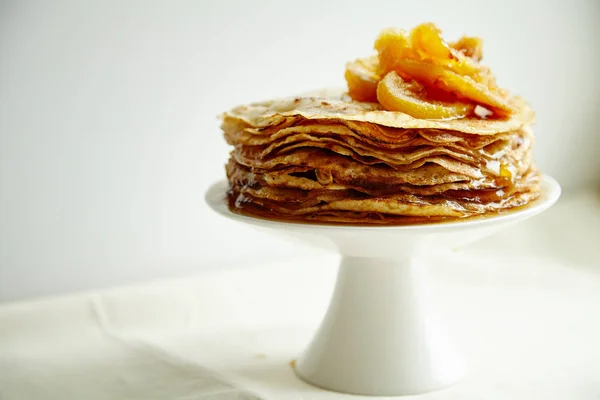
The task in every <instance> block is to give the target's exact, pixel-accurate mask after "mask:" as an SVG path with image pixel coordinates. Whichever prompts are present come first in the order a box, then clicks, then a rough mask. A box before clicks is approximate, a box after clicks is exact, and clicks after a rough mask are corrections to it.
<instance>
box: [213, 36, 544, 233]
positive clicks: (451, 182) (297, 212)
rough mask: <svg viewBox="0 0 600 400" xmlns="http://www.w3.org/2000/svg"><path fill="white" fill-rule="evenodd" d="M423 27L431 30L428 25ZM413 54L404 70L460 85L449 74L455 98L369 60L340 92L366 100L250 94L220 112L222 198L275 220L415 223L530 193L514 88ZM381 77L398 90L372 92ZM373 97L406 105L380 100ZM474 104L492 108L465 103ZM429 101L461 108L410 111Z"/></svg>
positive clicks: (498, 207)
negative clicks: (227, 150) (226, 149)
mask: <svg viewBox="0 0 600 400" xmlns="http://www.w3.org/2000/svg"><path fill="white" fill-rule="evenodd" d="M426 28H427V29H429V30H428V31H426V33H430V32H433V34H434V35H436V34H437V33H436V32H437V31H434V30H433V29H434V28H432V25H428V26H426ZM394 35H396V36H395V37H394V39H397V38H400V39H401V41H399V42H398V41H397V42H394V43H395V44H394V45H395V46H396V47H398V45H397V43H400V44H402V45H404V44H403V43H405V42H406V41H404V36H401V35H404V33H402V32H400V33H397V32H394ZM388 36H389V35H388ZM430 36H431V35H430ZM417 39H418V38H417ZM417 39H413V42H415V43H416V42H417ZM429 39H430V38H429ZM421 42H423V40H421ZM471 42H472V41H470V42H469V43H471ZM426 43H431V40H429V42H426ZM440 43H441V42H440ZM476 43H477V44H479V42H476ZM428 45H429V44H428ZM401 50H402V51H404V53H402V54H409V55H410V54H413V53H407V52H406V51H405V49H404V48H402V49H401ZM455 51H458V50H452V52H453V53H452V54H457V53H455ZM472 53H474V52H473V51H472ZM388 54H389V52H388ZM414 54H416V55H415V56H414V57H417V56H418V57H421V58H419V59H418V60H417V61H414V60H409V61H407V63H413V64H416V63H420V64H418V65H419V68H420V69H419V70H418V71H417V72H418V73H413V75H415V76H417V77H418V78H420V79H421V78H422V81H423V82H425V83H429V84H431V85H436V84H437V83H439V82H440V81H441V80H440V79H442V78H443V79H446V81H444V82H442V83H444V84H445V85H446V86H445V87H448V86H452V85H454V86H453V87H459V86H457V85H456V82H458V83H459V84H462V82H467V84H468V85H471V86H469V87H467V89H466V90H464V91H463V92H462V93H458V95H460V96H461V97H457V99H458V100H456V101H457V103H449V102H448V100H447V99H448V98H449V97H448V96H447V95H444V96H445V97H444V99H445V100H443V101H438V100H431V103H427V102H428V101H430V100H428V99H429V98H430V95H429V94H428V93H433V94H436V93H439V90H438V89H439V88H438V87H428V88H426V89H427V90H428V91H429V92H428V93H425V89H423V87H422V86H421V83H419V82H416V81H413V82H410V81H408V80H407V81H406V82H405V81H404V80H403V79H409V78H410V76H409V77H408V78H406V76H407V75H406V74H405V71H404V70H401V69H400V70H398V72H396V71H395V70H394V71H391V72H390V73H389V74H387V75H386V79H383V73H382V70H381V68H380V67H379V66H378V65H376V66H375V67H374V68H375V69H373V72H372V73H371V74H370V75H369V74H359V75H356V76H355V78H356V77H357V79H354V80H353V81H351V80H348V82H349V88H350V95H352V92H353V90H354V92H355V93H356V92H357V91H356V90H355V89H356V87H358V88H359V89H360V90H362V93H361V95H363V94H364V93H366V94H367V96H366V97H367V98H369V101H359V100H362V99H357V97H360V96H353V98H351V97H350V96H349V95H348V94H343V93H341V92H340V93H333V94H332V93H328V94H321V95H317V96H302V97H292V98H285V99H278V100H272V101H266V102H261V103H254V104H250V105H244V106H239V107H236V108H234V109H233V110H231V111H229V112H226V113H224V114H223V124H222V129H223V132H224V135H225V138H226V140H227V142H228V143H229V144H231V145H233V146H234V149H233V151H232V153H231V157H230V160H229V163H228V164H227V167H226V170H227V177H228V179H229V183H230V190H229V192H228V199H229V206H230V209H231V210H232V211H234V212H237V213H241V214H247V215H252V216H259V217H265V218H272V219H279V220H292V221H318V222H334V223H353V224H357V223H358V224H414V223H424V222H434V221H443V220H455V219H457V218H467V217H475V216H481V215H485V214H489V213H498V212H503V211H504V210H508V209H511V208H514V207H519V206H522V205H524V204H527V203H528V202H530V201H532V200H534V199H535V198H537V197H538V195H539V187H538V185H539V173H538V172H537V170H536V169H535V166H534V164H533V161H532V146H533V133H532V130H531V128H530V125H531V124H532V122H533V118H534V115H533V112H532V111H531V109H530V108H529V107H528V106H527V104H526V103H525V102H524V101H522V100H521V99H519V98H517V97H513V98H510V99H509V100H505V99H508V97H507V96H506V95H505V93H506V92H503V91H502V90H500V89H497V88H496V87H495V86H493V85H495V83H494V81H493V79H492V78H491V75H489V74H488V75H485V76H484V75H483V74H480V75H473V76H474V78H471V77H466V78H465V77H461V76H459V75H456V74H455V73H454V72H452V70H450V69H447V70H446V69H444V70H443V71H442V73H443V74H446V75H443V76H442V75H440V76H441V78H440V79H437V78H436V79H433V78H432V79H429V76H425V73H421V72H420V71H426V72H427V71H429V70H428V69H427V68H430V67H431V68H438V69H431V70H432V71H433V72H432V73H433V74H435V73H438V72H439V71H440V69H439V68H442V67H439V65H437V64H435V65H434V64H431V61H430V60H429V59H425V58H424V56H422V54H423V53H422V52H421V53H417V52H416V51H415V52H414ZM380 56H381V53H380ZM427 56H428V55H427ZM414 57H413V58H414ZM479 57H480V56H479ZM456 59H457V60H458V61H457V64H456V66H457V67H456V66H454V65H450V67H456V68H455V70H457V71H462V70H466V71H467V72H468V71H469V70H468V68H471V69H472V70H474V69H473V68H474V66H475V67H478V64H476V62H477V60H475V59H474V58H473V59H468V60H466V56H464V55H463V53H460V54H457V56H456ZM380 60H382V64H383V61H385V60H383V59H381V57H380ZM423 60H424V61H423ZM465 60H466V61H465ZM474 60H475V61H474ZM376 61H377V60H376ZM434 61H435V60H434ZM427 62H430V64H427ZM436 62H437V61H436ZM442 62H443V63H446V62H445V61H443V60H442ZM459 62H460V63H459ZM388 64H389V63H388ZM361 65H366V64H364V63H363V64H361ZM440 65H446V64H440ZM394 67H395V66H394ZM450 67H448V68H450ZM443 68H446V67H445V66H444V67H443ZM448 71H449V72H448ZM477 71H483V72H484V73H487V72H486V71H487V70H483V69H479V70H477ZM350 72H352V71H350ZM383 72H385V71H383ZM450 74H454V75H450ZM372 76H375V80H373V81H370V79H371V77H372ZM403 76H404V78H402V77H403ZM432 76H433V75H432ZM448 76H449V77H450V78H448ZM482 76H483V77H484V78H482ZM434 78H435V76H434ZM347 79H348V75H347ZM476 79H478V80H479V81H476ZM484 79H485V80H484ZM357 81H358V84H361V85H363V86H357V85H356V84H355V83H356V82H357ZM382 82H383V83H382ZM480 82H484V83H486V85H487V86H482V84H480ZM351 83H352V85H351ZM382 84H385V85H388V86H385V87H384V89H386V91H385V92H384V93H383V95H385V96H387V97H386V99H389V98H390V97H389V96H390V95H389V94H388V93H392V95H393V96H397V97H393V98H392V101H391V102H390V101H381V102H377V99H379V98H381V97H380V94H381V92H380V91H381V87H382ZM389 85H392V86H391V89H390V90H388V89H389V87H390V86H389ZM393 85H396V86H393ZM463 86H464V85H463ZM415 87H417V88H418V90H417V91H415V89H414V88H415ZM460 88H462V86H461V87H460ZM376 89H377V90H378V91H377V93H375V92H374V90H376ZM398 93H399V94H398ZM482 93H483V94H482ZM436 95H437V94H436ZM455 95H456V93H452V96H455ZM488 99H491V100H492V101H488ZM381 103H386V104H387V103H389V104H392V106H394V107H395V106H396V105H398V106H399V107H406V110H405V111H404V112H400V111H398V110H390V108H389V107H387V109H386V108H385V104H381ZM406 104H408V106H406ZM428 104H433V105H434V107H433V108H432V107H429V106H428ZM456 104H458V105H459V107H457V106H456ZM482 104H483V106H486V107H488V108H489V109H491V110H497V111H496V112H497V113H498V115H497V116H494V115H492V118H486V117H485V116H484V117H482V116H481V115H478V114H476V113H474V112H473V110H474V107H475V106H477V107H480V106H481V105H482ZM503 104H504V105H503ZM435 107H437V108H435ZM494 107H496V108H494ZM502 108H504V109H502ZM432 109H433V110H434V112H438V111H439V110H441V111H442V112H444V113H447V112H448V110H450V111H451V112H461V113H463V114H464V115H463V114H461V115H456V116H454V117H451V118H437V119H436V118H424V117H423V116H420V117H419V116H415V115H413V116H411V115H409V114H410V112H413V111H414V110H416V111H417V112H421V113H422V112H431V110H432ZM456 110H459V111H456ZM464 110H467V111H466V112H465V111H464ZM486 111H488V112H489V113H492V112H494V111H489V110H486ZM443 115H444V116H445V115H446V114H443Z"/></svg>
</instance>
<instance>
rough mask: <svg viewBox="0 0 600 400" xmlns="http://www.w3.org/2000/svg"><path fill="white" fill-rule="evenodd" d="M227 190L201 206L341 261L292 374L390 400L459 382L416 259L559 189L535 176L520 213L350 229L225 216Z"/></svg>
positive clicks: (473, 235)
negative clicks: (536, 185) (536, 190)
mask: <svg viewBox="0 0 600 400" xmlns="http://www.w3.org/2000/svg"><path fill="white" fill-rule="evenodd" d="M227 190H228V183H227V182H226V181H221V182H217V183H215V184H213V185H212V186H211V187H210V189H209V190H208V192H207V193H206V201H207V203H208V204H209V206H210V207H211V208H212V209H213V210H215V211H216V212H217V213H219V214H221V215H223V216H225V217H228V218H231V219H233V220H236V221H239V222H243V223H246V224H250V225H252V226H254V227H256V228H260V229H262V230H265V231H268V232H271V233H273V234H277V235H282V234H283V235H287V236H291V237H293V238H295V239H300V240H302V241H304V242H306V243H309V244H314V245H317V246H320V247H322V246H324V245H325V246H327V247H328V248H334V249H337V251H338V252H339V253H340V254H341V256H342V260H341V264H340V269H339V272H338V278H337V283H336V286H335V290H334V293H333V297H332V299H331V303H330V305H329V309H328V311H327V313H326V315H325V317H324V319H323V321H322V323H321V326H320V327H319V329H318V331H317V333H316V334H315V336H314V338H313V339H312V342H311V343H310V345H309V346H308V348H307V349H306V351H305V352H304V354H303V355H302V356H301V357H300V358H299V359H298V361H297V363H296V366H295V371H296V374H297V375H298V376H299V377H300V378H301V379H303V380H304V381H306V382H308V383H310V384H313V385H315V386H319V387H321V388H325V389H329V390H333V391H338V392H344V393H353V394H362V395H374V396H399V395H411V394H419V393H425V392H429V391H433V390H436V389H441V388H444V387H447V386H449V385H451V384H453V383H454V382H456V381H458V380H459V379H461V378H462V377H463V376H464V375H465V372H466V369H465V365H464V363H463V360H462V358H461V357H460V355H459V354H458V353H457V352H456V351H455V350H454V348H453V347H452V346H451V345H450V343H449V342H448V341H447V340H446V337H445V336H444V332H443V330H440V329H439V327H438V326H437V324H436V321H435V319H434V317H432V314H431V313H430V311H429V308H428V307H427V305H426V304H425V299H424V296H423V290H422V288H421V283H422V282H421V280H420V279H419V270H420V268H419V266H418V263H417V262H415V260H416V259H417V258H418V255H419V253H421V252H423V251H427V249H428V248H429V249H431V248H440V247H445V248H455V247H457V246H462V245H465V244H468V243H470V242H473V241H476V240H478V239H481V238H483V237H485V236H488V235H490V234H492V233H494V232H497V231H498V230H500V229H502V228H504V227H506V226H509V225H511V224H514V223H517V222H520V221H523V220H525V219H527V218H529V217H532V216H534V215H536V214H539V213H541V212H542V211H544V210H546V209H548V208H549V207H550V206H552V205H553V204H554V203H555V202H556V201H557V200H558V198H559V196H560V186H559V184H558V183H557V182H556V181H555V180H554V179H553V178H551V177H549V176H544V177H543V179H542V182H541V196H540V197H539V198H538V199H537V200H536V201H534V202H533V203H531V204H530V205H527V206H526V207H524V208H520V209H517V210H513V211H508V212H505V213H502V214H495V215H493V216H488V217H483V218H479V219H468V220H463V221H456V222H445V223H437V224H421V225H408V226H364V225H363V226H356V225H355V226H353V225H327V224H313V223H295V222H278V221H273V220H267V219H261V218H253V217H248V216H243V215H239V214H235V213H233V212H231V211H230V210H229V208H228V207H227V200H226V198H225V194H226V191H227Z"/></svg>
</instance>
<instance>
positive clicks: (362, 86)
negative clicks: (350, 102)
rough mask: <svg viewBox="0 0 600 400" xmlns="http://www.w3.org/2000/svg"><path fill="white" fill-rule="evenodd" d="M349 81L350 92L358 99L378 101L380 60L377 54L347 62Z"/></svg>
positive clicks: (347, 78)
mask: <svg viewBox="0 0 600 400" xmlns="http://www.w3.org/2000/svg"><path fill="white" fill-rule="evenodd" d="M344 77H345V78H346V82H348V94H349V95H350V97H352V98H353V99H354V100H357V101H371V102H376V101H377V82H379V80H380V79H381V76H380V75H379V60H378V59H377V57H376V56H373V57H367V58H359V59H357V60H354V61H352V62H349V63H348V64H346V73H345V74H344Z"/></svg>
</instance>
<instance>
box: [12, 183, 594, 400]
mask: <svg viewBox="0 0 600 400" xmlns="http://www.w3.org/2000/svg"><path fill="white" fill-rule="evenodd" d="M302 251H303V248H302V247H300V246H299V247H298V253H299V256H298V257H297V258H295V259H293V260H276V259H275V260H274V259H269V257H268V256H265V260H264V263H263V264H261V265H223V266H215V267H222V268H220V269H219V268H213V269H212V271H211V272H206V273H202V274H199V275H197V276H194V277H185V278H180V279H172V280H164V281H158V282H152V283H145V284H141V285H136V286H131V287H123V288H116V289H112V290H104V291H99V292H94V293H82V294H76V295H68V296H62V297H54V298H48V299H40V300H33V301H27V302H20V303H12V304H3V305H0V399H2V400H13V399H61V400H66V399H86V400H94V399H112V400H119V399H181V400H183V399H190V400H191V399H219V400H225V399H253V398H261V399H273V400H287V399H290V400H291V399H296V400H304V399H315V400H320V399H324V400H325V399H334V398H335V399H343V398H348V399H358V398H362V397H358V396H349V395H341V394H337V393H332V392H327V391H324V390H320V389H317V388H314V387H311V386H309V385H307V384H305V383H303V382H302V381H300V380H299V379H297V378H296V377H295V375H294V374H293V372H292V369H291V367H290V365H289V364H290V361H292V360H293V359H294V358H296V357H297V356H298V354H299V353H300V352H301V351H302V349H303V348H304V347H305V345H306V344H307V342H308V340H309V339H310V337H311V335H312V333H313V332H314V330H315V328H316V327H317V324H318V322H319V321H320V318H321V317H322V315H323V313H324V312H325V307H326V305H327V302H328V299H329V296H330V294H331V290H332V288H333V283H334V279H335V272H336V264H337V257H336V256H335V255H330V254H320V253H311V255H310V256H301V255H300V254H301V253H302ZM599 260H600V205H599V200H598V196H597V195H596V194H593V193H589V194H581V195H578V196H574V197H571V198H568V199H563V200H562V201H561V202H560V203H559V204H558V205H556V206H555V207H554V208H553V209H552V210H550V211H548V212H547V213H545V214H543V215H541V216H538V217H535V218H534V219H532V220H530V221H527V222H525V223H523V224H521V225H518V226H515V227H513V228H509V229H508V230H507V231H504V232H501V233H500V234H497V235H495V236H493V237H490V238H488V239H485V240H483V241H482V242H480V243H479V244H477V245H474V246H471V247H469V248H467V249H460V250H458V251H455V252H452V253H450V254H438V253H432V254H431V255H430V256H429V258H428V259H427V260H424V261H426V262H427V265H426V266H424V268H425V269H426V277H427V279H428V283H429V287H430V292H431V295H432V297H433V302H434V305H435V306H436V308H437V310H438V313H439V316H440V318H441V320H442V322H443V323H445V325H446V327H447V330H448V333H449V335H450V336H451V337H452V338H453V339H454V340H455V341H456V342H457V344H458V345H459V347H460V348H461V349H462V350H463V351H464V353H465V355H466V357H467V359H468V361H469V362H470V365H471V373H470V375H469V377H468V378H467V379H466V380H465V381H463V382H461V383H459V384H457V385H455V386H453V387H451V388H449V389H446V390H442V391H439V392H434V393H430V394H427V395H422V396H414V397H407V398H411V399H412V398H415V399H417V398H418V399H425V400H433V399H461V400H470V399H486V400H491V399H528V400H530V399H546V400H548V399H561V400H563V399H569V400H576V399H596V400H598V399H600V265H599ZM82 268H85V266H82Z"/></svg>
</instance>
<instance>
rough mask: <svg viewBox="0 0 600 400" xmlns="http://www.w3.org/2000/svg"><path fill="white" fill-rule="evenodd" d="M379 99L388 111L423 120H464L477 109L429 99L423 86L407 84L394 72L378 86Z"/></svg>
mask: <svg viewBox="0 0 600 400" xmlns="http://www.w3.org/2000/svg"><path fill="white" fill-rule="evenodd" d="M377 99H378V100H379V102H380V103H381V105H382V106H383V107H384V108H385V109H386V110H389V111H400V112H403V113H405V114H408V115H410V116H412V117H414V118H422V119H448V118H462V117H465V116H467V115H469V114H472V113H473V110H474V109H475V105H474V104H468V103H463V102H444V101H436V100H430V99H427V98H426V94H425V88H424V87H423V86H422V85H419V84H418V83H416V82H411V83H408V82H405V81H404V80H403V79H402V78H401V77H399V76H398V74H397V73H396V72H394V71H392V72H390V73H388V74H387V75H386V76H385V78H383V79H382V80H381V81H380V82H379V84H378V85H377Z"/></svg>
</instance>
